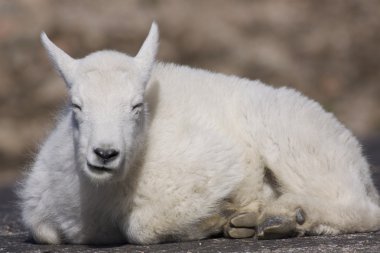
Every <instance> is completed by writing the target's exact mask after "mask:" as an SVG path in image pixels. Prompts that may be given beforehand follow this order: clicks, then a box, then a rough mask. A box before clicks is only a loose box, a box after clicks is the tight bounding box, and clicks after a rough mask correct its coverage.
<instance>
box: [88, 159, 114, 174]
mask: <svg viewBox="0 0 380 253" xmlns="http://www.w3.org/2000/svg"><path fill="white" fill-rule="evenodd" d="M87 167H88V168H89V169H90V171H91V172H93V173H96V174H103V173H113V172H114V169H112V168H108V167H105V166H96V165H93V164H91V163H89V162H88V161H87Z"/></svg>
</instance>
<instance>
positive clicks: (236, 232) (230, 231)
mask: <svg viewBox="0 0 380 253" xmlns="http://www.w3.org/2000/svg"><path fill="white" fill-rule="evenodd" d="M256 226H257V214H256V213H253V212H250V213H238V214H235V215H233V216H232V217H231V218H230V221H229V222H228V223H227V224H226V225H225V226H224V236H225V237H227V238H235V239H241V238H249V237H253V236H254V235H255V234H256Z"/></svg>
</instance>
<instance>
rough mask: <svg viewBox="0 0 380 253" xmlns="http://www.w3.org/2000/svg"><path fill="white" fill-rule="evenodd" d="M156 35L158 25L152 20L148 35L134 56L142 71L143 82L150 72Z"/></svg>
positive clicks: (155, 51)
mask: <svg viewBox="0 0 380 253" xmlns="http://www.w3.org/2000/svg"><path fill="white" fill-rule="evenodd" d="M158 37H159V32H158V26H157V24H156V22H153V23H152V26H151V27H150V31H149V34H148V36H147V37H146V39H145V41H144V43H143V45H142V46H141V48H140V50H139V52H138V53H137V55H136V56H135V58H134V60H135V61H136V63H137V65H138V67H139V68H140V69H141V71H142V75H143V78H144V80H143V81H144V83H146V81H148V79H149V77H150V72H151V70H152V67H153V64H154V61H155V59H156V54H157V49H158Z"/></svg>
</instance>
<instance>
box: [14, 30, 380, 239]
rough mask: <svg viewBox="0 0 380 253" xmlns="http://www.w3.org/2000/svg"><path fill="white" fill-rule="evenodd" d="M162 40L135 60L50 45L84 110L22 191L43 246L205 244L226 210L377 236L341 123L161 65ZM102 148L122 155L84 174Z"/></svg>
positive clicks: (58, 131) (258, 86)
mask: <svg viewBox="0 0 380 253" xmlns="http://www.w3.org/2000/svg"><path fill="white" fill-rule="evenodd" d="M157 41H158V30H157V27H156V25H155V24H153V25H152V28H151V31H150V33H149V35H148V37H147V39H146V41H145V42H144V45H143V47H142V48H141V50H140V52H139V53H138V54H137V56H136V57H135V58H132V57H129V56H127V55H125V54H122V53H118V52H114V51H100V52H96V53H93V54H90V55H89V56H87V57H85V58H83V59H79V60H74V59H73V58H71V57H70V56H68V55H67V54H66V53H64V52H63V51H62V50H60V49H59V48H57V47H56V46H55V45H54V44H53V43H52V42H51V41H50V40H49V39H48V38H47V36H46V35H45V34H43V35H42V42H43V44H44V46H45V48H46V49H47V51H48V53H49V55H50V57H51V58H52V61H53V62H54V64H55V66H56V68H57V70H58V71H59V72H60V73H61V75H62V76H63V77H64V79H65V81H66V83H67V85H68V87H69V92H70V98H71V102H72V103H74V104H77V105H79V106H80V107H81V108H82V110H79V109H78V108H72V107H71V106H70V103H69V106H68V107H67V108H66V109H65V111H64V113H63V116H62V117H61V119H60V120H59V122H58V125H57V127H56V128H55V130H54V131H53V132H52V133H51V135H50V136H49V138H48V139H47V140H46V142H45V143H44V144H43V146H42V148H41V150H40V152H39V154H38V156H37V158H36V161H35V163H34V165H33V167H32V170H31V171H30V174H29V175H28V177H27V179H26V181H25V184H24V186H23V189H22V190H21V191H20V196H21V199H22V216H23V220H24V222H25V224H26V226H27V227H28V228H29V229H30V230H31V232H32V234H33V236H34V237H35V239H36V240H37V241H38V242H42V243H63V242H67V243H115V242H132V243H142V244H146V243H158V242H163V241H168V240H190V239H198V238H205V237H207V236H210V235H211V234H215V233H219V232H221V229H222V226H223V224H224V223H225V222H226V219H227V218H228V217H227V216H228V214H225V213H226V212H228V210H229V208H230V207H231V206H233V209H234V210H237V211H239V210H240V211H257V212H260V213H261V216H265V215H266V216H268V215H294V212H295V210H296V208H298V207H302V208H303V209H304V210H305V212H306V222H305V223H304V224H303V225H299V228H298V229H299V230H301V231H304V232H305V233H310V234H320V233H334V234H335V233H347V232H360V231H373V230H377V229H380V207H379V196H378V193H377V192H376V190H375V188H374V185H373V182H372V180H371V177H370V171H369V168H368V164H367V162H366V160H365V159H364V157H363V155H362V153H361V148H360V145H359V143H358V142H357V140H356V139H355V138H354V137H353V136H352V134H351V133H350V132H349V131H348V130H347V129H346V128H345V127H344V126H342V125H341V124H340V123H339V122H338V121H337V120H336V119H335V118H334V116H333V115H331V114H330V113H327V112H325V111H324V110H323V109H322V108H321V107H320V106H319V104H317V103H316V102H313V101H311V100H309V99H307V98H305V97H304V96H302V95H301V94H300V93H298V92H296V91H294V90H291V89H287V88H280V89H275V88H272V87H269V86H266V85H264V84H262V83H261V82H259V81H250V80H247V79H241V78H238V77H234V76H226V75H222V74H215V73H211V72H208V71H204V70H198V69H192V68H189V67H184V66H178V65H175V64H164V63H156V64H154V59H155V55H156V51H157V43H158V42H157ZM140 102H144V104H143V105H142V106H139V107H138V108H135V109H134V110H133V109H132V108H133V106H134V105H136V104H138V103H140ZM96 147H108V148H109V147H112V148H115V149H118V150H120V155H119V156H118V157H117V158H116V159H115V160H113V161H111V162H110V163H109V164H106V165H105V166H107V168H108V169H109V170H110V171H111V172H103V173H100V172H96V171H94V170H92V169H91V166H90V165H88V164H87V163H90V164H92V165H96V166H101V165H102V164H101V162H100V161H99V159H97V157H96V155H94V152H93V149H94V148H96ZM89 166H90V167H89ZM265 170H270V171H271V172H272V174H273V175H274V177H275V178H276V180H277V183H278V186H277V187H275V186H274V185H270V184H268V183H267V182H266V180H264V177H265ZM275 188H276V189H275ZM226 206H229V208H227V207H226ZM215 217H216V218H215Z"/></svg>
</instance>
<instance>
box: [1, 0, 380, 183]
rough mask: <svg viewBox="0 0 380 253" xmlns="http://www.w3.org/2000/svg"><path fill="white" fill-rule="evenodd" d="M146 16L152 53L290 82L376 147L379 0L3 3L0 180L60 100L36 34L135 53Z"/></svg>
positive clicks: (71, 44)
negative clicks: (155, 30) (153, 38)
mask: <svg viewBox="0 0 380 253" xmlns="http://www.w3.org/2000/svg"><path fill="white" fill-rule="evenodd" d="M152 20H156V21H157V22H158V24H159V27H160V32H161V33H160V35H161V38H160V50H159V55H158V58H159V60H161V61H170V62H176V63H179V64H186V65H191V66H194V67H199V68H205V69H209V70H212V71H217V72H223V73H226V74H233V75H238V76H242V77H247V78H250V79H260V80H262V81H263V82H265V83H268V84H271V85H274V86H290V87H294V88H296V89H298V90H300V91H301V92H303V93H304V94H306V95H307V96H309V97H311V98H313V99H315V100H317V101H319V102H321V103H322V104H323V106H324V107H325V109H326V110H328V111H331V112H333V113H335V114H336V115H337V117H338V119H339V120H340V121H342V122H343V123H344V124H345V125H347V126H348V127H349V128H350V129H351V130H352V131H353V133H354V134H355V135H356V136H358V137H359V138H360V139H361V140H364V142H365V143H368V145H369V146H370V145H375V146H376V144H373V143H374V142H373V140H377V139H378V136H379V134H380V109H379V108H380V83H379V82H380V71H379V70H380V1H377V0H373V1H371V0H365V1H357V0H335V1H329V0H318V1H316V0H315V1H312V0H298V1H297V0H282V1H275V0H273V1H272V0H266V1H248V0H235V1H230V0H207V1H204V0H192V1H186V0H166V1H155V0H140V1H137V0H135V1H134V0H130V1H122V0H114V1H106V0H103V1H101V0H87V1H86V0H82V1H75V0H65V1H58V0H56V1H54V0H51V1H48V0H33V1H30V0H25V1H19V0H12V1H11V0H8V1H6V0H3V1H1V2H0V53H1V55H0V185H5V184H10V183H12V182H14V180H16V179H17V178H18V177H19V176H20V172H21V171H22V170H23V169H24V168H26V167H27V165H28V164H30V163H31V162H32V159H33V156H34V154H35V152H36V150H38V145H39V143H41V141H43V139H44V137H45V136H46V135H47V133H48V132H49V130H50V129H51V128H52V127H53V126H54V117H55V115H56V112H57V111H58V110H59V108H60V107H61V106H62V105H63V103H64V101H65V98H66V91H65V85H64V83H63V81H62V80H61V79H59V77H58V76H57V75H56V73H55V72H54V70H53V68H52V67H51V65H50V63H49V61H48V58H47V56H46V54H45V52H44V51H43V49H42V46H41V44H40V41H39V34H40V32H41V31H45V32H46V33H47V34H48V35H49V37H50V38H51V39H52V40H53V41H54V42H55V43H56V44H57V45H59V46H60V47H61V48H63V49H64V50H65V51H66V52H68V53H69V54H70V55H71V56H73V57H76V58H80V57H83V56H85V55H86V54H88V53H90V52H92V51H95V50H101V49H106V48H110V49H115V50H119V51H123V52H126V53H128V54H131V55H134V54H135V53H136V52H137V50H138V49H139V47H140V45H141V43H142V41H143V40H144V38H145V36H146V35H147V32H148V30H149V27H150V24H151V22H152ZM371 143H372V144H371ZM375 146H374V147H375ZM377 154H379V156H380V150H379V153H377Z"/></svg>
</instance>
